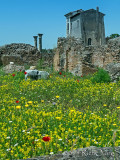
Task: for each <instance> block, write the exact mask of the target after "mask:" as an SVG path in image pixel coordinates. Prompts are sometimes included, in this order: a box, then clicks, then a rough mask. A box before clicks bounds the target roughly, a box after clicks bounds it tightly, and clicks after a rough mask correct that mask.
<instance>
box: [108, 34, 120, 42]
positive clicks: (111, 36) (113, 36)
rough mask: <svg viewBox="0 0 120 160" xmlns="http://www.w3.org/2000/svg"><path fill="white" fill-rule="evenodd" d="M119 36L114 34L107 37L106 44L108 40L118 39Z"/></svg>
mask: <svg viewBox="0 0 120 160" xmlns="http://www.w3.org/2000/svg"><path fill="white" fill-rule="evenodd" d="M119 36H120V35H119V34H117V33H115V34H111V35H110V36H107V37H106V42H107V41H108V40H109V39H113V38H116V37H119Z"/></svg>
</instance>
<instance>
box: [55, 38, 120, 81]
mask: <svg viewBox="0 0 120 160" xmlns="http://www.w3.org/2000/svg"><path fill="white" fill-rule="evenodd" d="M110 63H112V66H113V64H114V63H116V65H114V70H115V67H116V72H114V74H113V73H112V72H111V71H110V70H111V69H112V67H108V64H110ZM119 63H120V37H118V38H114V39H111V40H109V41H108V43H107V44H106V45H101V46H100V45H99V46H97V45H96V46H95V45H94V46H93V45H89V46H84V45H83V42H82V41H81V40H80V39H78V38H74V37H67V38H58V42H57V51H56V54H55V55H54V60H53V64H54V69H55V70H56V71H57V70H58V71H60V70H64V71H69V72H71V73H73V74H74V75H78V76H81V75H86V74H90V73H94V72H96V71H97V70H98V69H97V67H101V68H103V69H105V70H107V71H108V72H109V73H110V75H111V78H112V80H115V79H116V78H117V79H118V77H119V76H120V70H119V67H118V66H119ZM116 74H117V75H116ZM113 75H114V77H113ZM115 77H116V78H115Z"/></svg>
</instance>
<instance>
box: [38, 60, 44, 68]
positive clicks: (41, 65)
mask: <svg viewBox="0 0 120 160" xmlns="http://www.w3.org/2000/svg"><path fill="white" fill-rule="evenodd" d="M43 63H44V59H39V61H38V64H37V66H36V68H37V69H38V70H39V69H43V68H44V67H43Z"/></svg>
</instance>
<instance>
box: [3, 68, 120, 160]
mask: <svg viewBox="0 0 120 160" xmlns="http://www.w3.org/2000/svg"><path fill="white" fill-rule="evenodd" d="M24 76H25V75H24V73H23V72H20V71H19V72H14V73H13V74H8V75H5V74H1V75H0V159H1V160H12V159H13V160H15V159H27V158H31V157H35V156H41V155H48V154H56V153H57V152H58V151H61V152H64V151H70V150H74V149H77V148H83V147H89V146H97V147H110V146H112V147H114V146H120V81H118V82H117V83H110V82H109V83H93V82H92V78H87V76H86V77H84V76H81V77H77V76H72V75H71V74H70V73H65V72H53V73H51V75H50V78H49V79H47V80H37V81H36V80H35V81H32V80H30V79H28V80H27V81H25V80H24Z"/></svg>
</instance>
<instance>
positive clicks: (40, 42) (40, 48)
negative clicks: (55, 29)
mask: <svg viewBox="0 0 120 160" xmlns="http://www.w3.org/2000/svg"><path fill="white" fill-rule="evenodd" d="M42 35H43V34H38V37H39V51H40V52H42Z"/></svg>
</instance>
